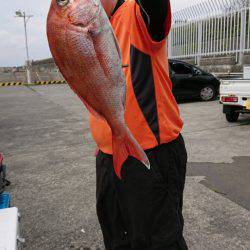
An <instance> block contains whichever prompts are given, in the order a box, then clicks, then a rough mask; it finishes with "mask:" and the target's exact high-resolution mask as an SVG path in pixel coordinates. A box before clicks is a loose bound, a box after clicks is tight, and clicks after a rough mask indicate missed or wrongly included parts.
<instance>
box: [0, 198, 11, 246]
mask: <svg viewBox="0 0 250 250" xmlns="http://www.w3.org/2000/svg"><path fill="white" fill-rule="evenodd" d="M9 207H10V195H9V194H8V193H2V194H0V209H4V208H9ZM0 250H2V249H1V248H0Z"/></svg>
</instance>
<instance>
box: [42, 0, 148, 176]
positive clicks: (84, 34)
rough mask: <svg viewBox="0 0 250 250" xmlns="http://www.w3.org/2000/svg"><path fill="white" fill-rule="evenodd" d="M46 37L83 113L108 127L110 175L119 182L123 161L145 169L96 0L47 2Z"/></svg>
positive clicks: (117, 59)
mask: <svg viewBox="0 0 250 250" xmlns="http://www.w3.org/2000/svg"><path fill="white" fill-rule="evenodd" d="M47 36H48V41H49V46H50V50H51V53H52V56H53V58H54V60H55V62H56V64H57V66H58V68H59V70H60V72H61V73H62V75H63V76H64V78H65V80H66V81H67V82H68V84H69V85H70V87H71V88H72V89H73V91H74V92H75V93H76V94H77V95H78V96H79V98H80V99H81V100H82V102H83V103H84V104H85V106H86V107H87V109H88V110H89V112H91V113H92V114H93V115H95V116H97V117H99V118H100V119H104V120H105V121H106V122H107V123H108V125H109V126H110V128H111V131H112V146H113V163H114V170H115V173H116V175H117V176H118V177H119V178H121V168H122V165H123V163H124V162H125V161H126V160H127V158H128V157H129V156H133V157H134V158H136V159H138V160H139V161H141V162H142V163H143V164H144V165H145V166H146V167H148V168H150V163H149V160H148V158H147V156H146V154H145V152H144V151H143V149H142V148H141V147H140V145H139V144H138V142H137V141H136V140H135V138H134V137H133V135H132V134H131V132H130V130H129V129H128V127H127V125H126V123H125V119H124V112H125V108H124V106H125V96H126V82H125V77H124V74H123V70H122V62H121V53H120V49H119V46H118V43H117V40H116V38H115V35H114V33H113V29H112V27H111V24H110V22H109V19H108V17H107V15H106V12H105V11H104V9H103V7H102V4H101V2H100V0H52V3H51V7H50V11H49V14H48V18H47ZM135 122H136V121H135Z"/></svg>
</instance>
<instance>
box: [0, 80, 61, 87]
mask: <svg viewBox="0 0 250 250" xmlns="http://www.w3.org/2000/svg"><path fill="white" fill-rule="evenodd" d="M64 83H66V81H41V82H33V83H30V84H28V83H23V82H0V87H10V86H34V85H49V84H64Z"/></svg>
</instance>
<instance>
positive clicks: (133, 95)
mask: <svg viewBox="0 0 250 250" xmlns="http://www.w3.org/2000/svg"><path fill="white" fill-rule="evenodd" d="M170 10H171V8H170V6H169V9H168V17H167V20H166V38H165V39H164V40H163V41H160V42H155V41H153V40H152V38H151V36H150V34H149V32H148V29H147V27H146V24H145V22H144V19H143V17H142V15H141V11H140V7H139V5H138V4H137V3H136V2H135V0H127V1H125V3H123V4H122V5H121V6H120V7H119V9H118V10H117V11H116V12H115V14H114V16H112V18H111V20H110V21H111V25H112V27H113V29H114V32H115V35H116V37H117V40H118V43H119V45H120V48H121V52H122V64H123V65H129V67H128V68H125V69H124V73H125V77H126V84H127V93H126V111H125V121H126V124H127V126H128V127H129V129H130V131H131V132H132V134H133V135H134V137H135V138H136V140H137V141H138V143H139V144H140V145H141V147H142V148H143V149H144V150H147V149H151V148H154V147H156V146H158V145H160V144H164V143H168V142H170V141H173V140H174V139H176V138H177V137H178V136H179V134H180V131H181V130H182V126H183V123H182V120H181V118H180V113H179V109H178V106H177V103H176V101H175V98H174V96H173V94H172V83H171V81H170V79H169V68H168V67H169V66H168V56H167V48H166V44H167V43H166V40H167V35H168V34H169V31H170V27H171V11H170ZM90 130H91V133H92V136H93V138H94V140H95V141H96V143H97V146H98V147H99V149H100V150H101V151H103V152H104V153H106V154H112V153H113V152H112V133H111V129H110V127H109V126H108V124H107V123H106V122H105V121H103V120H101V119H98V118H96V117H95V116H93V115H90Z"/></svg>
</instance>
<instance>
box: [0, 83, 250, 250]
mask: <svg viewBox="0 0 250 250" xmlns="http://www.w3.org/2000/svg"><path fill="white" fill-rule="evenodd" d="M179 107H180V110H181V114H182V117H183V120H184V123H185V126H184V130H183V136H184V138H185V141H186V146H187V150H188V155H189V163H188V176H187V185H186V190H185V204H184V215H185V221H186V227H185V235H186V239H187V242H188V245H189V248H190V250H203V249H204V250H221V249H225V250H249V249H250V234H249V232H250V212H249V209H250V185H249V180H250V116H247V115H244V116H243V115H242V116H241V117H240V119H239V121H238V122H237V123H235V124H229V123H227V122H226V120H225V117H224V115H223V114H222V107H221V105H220V104H219V102H218V101H213V102H207V103H205V102H188V103H180V104H179ZM94 151H95V144H94V142H93V140H92V138H91V136H90V133H89V130H88V114H87V112H86V110H85V109H84V107H83V105H82V104H81V102H80V101H79V100H78V98H77V97H76V96H75V94H74V93H73V92H72V91H71V90H70V89H69V88H68V87H67V86H66V85H53V86H33V87H29V88H28V87H1V88H0V152H2V153H4V156H5V163H6V165H7V166H8V178H9V179H10V180H11V182H12V185H11V186H10V187H9V188H8V191H9V192H10V193H11V195H12V205H13V206H17V207H18V208H19V210H20V213H21V215H22V219H21V229H22V236H23V237H25V238H26V243H25V245H24V249H30V250H50V249H51V250H52V249H53V250H57V249H58V250H62V249H85V250H90V249H91V250H97V249H99V250H103V249H104V247H103V244H102V236H101V231H100V228H99V225H98V222H97V217H96V212H95V167H94V166H95V158H94Z"/></svg>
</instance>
